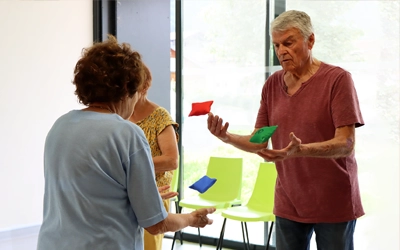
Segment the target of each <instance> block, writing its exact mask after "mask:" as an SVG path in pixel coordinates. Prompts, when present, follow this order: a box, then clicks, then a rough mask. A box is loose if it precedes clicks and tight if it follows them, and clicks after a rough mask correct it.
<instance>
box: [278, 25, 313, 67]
mask: <svg viewBox="0 0 400 250" xmlns="http://www.w3.org/2000/svg"><path fill="white" fill-rule="evenodd" d="M272 42H273V44H274V50H275V53H276V56H277V57H278V59H279V62H280V64H281V65H282V68H283V69H284V70H285V71H289V72H295V71H296V70H297V69H300V68H302V67H303V66H304V64H305V63H306V62H307V61H308V59H309V58H310V56H311V49H312V47H313V45H314V34H312V35H311V36H310V37H309V39H308V40H305V39H304V37H303V35H302V34H301V33H300V32H299V30H298V29H296V28H290V29H288V30H286V31H284V32H272Z"/></svg>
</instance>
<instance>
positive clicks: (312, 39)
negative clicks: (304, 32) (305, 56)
mask: <svg viewBox="0 0 400 250" xmlns="http://www.w3.org/2000/svg"><path fill="white" fill-rule="evenodd" d="M314 43H315V36H314V33H312V34H311V35H310V36H309V37H308V49H310V50H311V49H312V48H313V47H314Z"/></svg>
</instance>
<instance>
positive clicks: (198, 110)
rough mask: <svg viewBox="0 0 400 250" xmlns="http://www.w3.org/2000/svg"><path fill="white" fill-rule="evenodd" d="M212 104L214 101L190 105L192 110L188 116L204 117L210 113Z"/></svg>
mask: <svg viewBox="0 0 400 250" xmlns="http://www.w3.org/2000/svg"><path fill="white" fill-rule="evenodd" d="M213 102H214V101H207V102H194V103H192V110H191V111H190V114H189V116H195V115H206V114H208V113H210V110H211V105H212V104H213Z"/></svg>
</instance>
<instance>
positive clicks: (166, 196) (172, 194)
mask: <svg viewBox="0 0 400 250" xmlns="http://www.w3.org/2000/svg"><path fill="white" fill-rule="evenodd" d="M169 188H170V186H169V185H165V186H162V187H159V188H158V192H160V195H161V199H163V200H167V199H171V198H172V197H175V196H177V195H178V194H179V193H178V192H166V193H164V191H165V190H168V189H169Z"/></svg>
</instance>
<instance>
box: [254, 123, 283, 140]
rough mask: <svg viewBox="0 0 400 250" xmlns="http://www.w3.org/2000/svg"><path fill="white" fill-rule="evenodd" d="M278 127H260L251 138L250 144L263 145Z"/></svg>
mask: <svg viewBox="0 0 400 250" xmlns="http://www.w3.org/2000/svg"><path fill="white" fill-rule="evenodd" d="M277 127H278V126H271V127H262V128H260V129H259V130H258V131H257V132H256V133H255V134H254V135H253V136H252V137H251V138H250V142H253V143H259V144H261V143H264V142H266V141H268V139H269V138H270V137H271V136H272V135H273V134H274V132H275V130H276V128H277Z"/></svg>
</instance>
